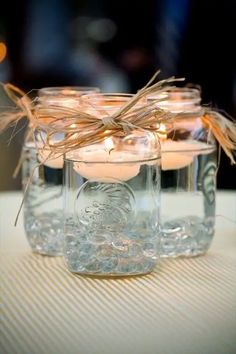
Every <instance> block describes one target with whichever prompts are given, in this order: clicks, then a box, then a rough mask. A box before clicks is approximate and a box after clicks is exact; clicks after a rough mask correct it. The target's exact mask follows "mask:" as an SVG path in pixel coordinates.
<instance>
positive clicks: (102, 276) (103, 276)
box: [70, 269, 154, 279]
mask: <svg viewBox="0 0 236 354" xmlns="http://www.w3.org/2000/svg"><path fill="white" fill-rule="evenodd" d="M153 270H154V269H151V270H149V271H147V272H145V273H133V274H118V273H110V274H102V273H97V274H91V273H84V272H72V271H70V272H71V273H72V274H73V275H74V276H82V277H85V278H93V279H112V278H115V279H119V278H121V279H124V278H133V277H134V278H136V277H142V276H145V275H148V274H150V273H152V271H153Z"/></svg>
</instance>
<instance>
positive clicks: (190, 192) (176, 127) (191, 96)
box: [149, 88, 235, 257]
mask: <svg viewBox="0 0 236 354" xmlns="http://www.w3.org/2000/svg"><path fill="white" fill-rule="evenodd" d="M153 99H154V98H153V97H149V100H153ZM155 99H158V100H159V102H158V103H157V104H158V106H159V107H161V108H162V109H163V110H166V111H170V112H172V113H174V114H175V115H176V116H175V117H174V118H173V119H171V120H170V121H168V122H163V124H161V125H160V126H159V129H158V135H159V137H160V139H161V151H162V162H161V179H162V207H161V219H162V222H161V229H162V241H161V244H162V245H161V255H162V256H163V257H177V256H196V255H200V254H203V253H205V252H206V251H207V250H208V249H209V247H210V245H211V242H212V239H213V236H214V232H215V208H216V171H217V145H216V140H215V137H214V136H216V137H217V138H219V142H221V141H220V140H221V139H220V138H221V137H222V138H223V136H224V131H225V132H226V130H227V134H229V135H230V134H232V141H231V142H232V144H231V146H230V147H231V148H232V147H233V144H235V128H233V125H231V126H230V128H229V129H226V130H225V126H224V125H225V124H226V122H227V120H226V118H225V117H223V116H221V115H220V114H218V113H217V112H208V110H206V109H205V108H204V107H203V106H201V97H200V91H199V90H198V89H195V88H170V89H168V90H167V91H163V92H162V93H160V94H159V95H158V96H155ZM217 115H218V116H217ZM220 122H221V123H222V127H221V124H220ZM230 124H232V123H230ZM231 127H232V129H231ZM226 128H227V126H226ZM233 129H234V131H233ZM233 134H234V136H233ZM222 140H223V139H222ZM223 142H224V141H223ZM229 145H230V139H229ZM223 146H227V144H225V145H224V144H223ZM228 153H229V155H230V156H231V160H233V157H232V155H231V153H230V152H229V151H228ZM170 210H174V212H172V213H170Z"/></svg>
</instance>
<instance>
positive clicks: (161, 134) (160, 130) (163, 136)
mask: <svg viewBox="0 0 236 354" xmlns="http://www.w3.org/2000/svg"><path fill="white" fill-rule="evenodd" d="M157 135H158V136H159V138H160V139H162V140H166V139H167V133H166V126H165V124H163V123H160V125H159V127H158V129H157Z"/></svg>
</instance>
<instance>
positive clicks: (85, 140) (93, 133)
mask: <svg viewBox="0 0 236 354" xmlns="http://www.w3.org/2000/svg"><path fill="white" fill-rule="evenodd" d="M159 73H160V71H157V72H156V73H155V75H154V76H153V77H152V78H151V80H150V81H149V82H148V83H147V84H146V85H145V86H144V87H143V88H142V89H141V90H139V91H138V92H137V93H136V94H135V95H134V96H133V97H132V98H130V99H129V100H128V101H127V102H126V103H125V104H124V105H122V106H121V107H119V108H118V109H117V110H116V111H115V112H114V113H112V114H109V113H108V112H106V110H105V109H103V111H104V116H103V117H101V114H100V113H101V112H99V108H96V106H95V107H94V105H90V103H89V102H88V101H87V100H86V96H84V98H83V97H80V104H81V106H79V108H70V107H62V106H60V105H51V106H50V107H44V106H42V104H40V102H39V100H38V99H37V98H35V99H33V100H31V99H30V98H29V95H28V94H25V93H24V92H23V91H22V90H21V89H19V88H17V87H15V86H14V85H12V84H9V83H8V84H1V87H2V88H3V90H1V91H0V114H1V117H0V133H1V132H2V131H3V130H5V129H6V128H8V127H10V126H13V127H14V128H15V127H16V126H17V124H18V122H19V121H20V120H21V119H22V118H24V117H26V118H27V119H28V122H29V130H28V134H27V136H29V135H31V136H32V137H33V138H34V132H35V131H36V130H37V131H39V136H40V137H41V140H42V141H41V142H42V143H43V147H40V149H46V150H49V151H50V153H49V154H48V156H47V158H46V159H47V160H49V159H50V158H53V156H55V155H56V156H58V155H59V154H61V155H63V154H65V153H66V152H69V151H72V150H75V149H79V148H81V147H85V146H88V145H91V144H95V143H99V142H101V141H103V140H104V139H105V138H107V137H110V136H114V135H119V136H125V135H126V134H128V133H129V132H130V131H132V130H135V129H141V130H149V131H153V132H155V131H156V132H158V129H159V127H160V124H161V123H168V125H170V126H171V125H172V122H174V120H175V119H176V118H178V117H181V116H182V114H181V113H171V112H169V111H167V110H163V109H162V108H160V107H158V102H160V101H161V100H162V99H160V98H157V99H156V100H155V99H154V100H152V102H151V103H150V102H148V101H145V99H146V98H147V97H148V96H149V95H152V96H155V95H156V94H157V95H158V94H160V93H161V92H162V91H165V90H166V89H168V85H172V84H173V83H175V82H177V81H183V80H184V79H182V78H177V79H176V78H175V77H170V78H168V79H165V80H161V81H158V82H156V83H153V82H154V81H155V79H156V77H157V75H158V74H159ZM172 87H173V86H172ZM4 94H5V95H6V96H7V97H8V101H9V100H10V102H13V103H14V104H15V107H12V105H11V106H6V105H1V99H2V96H3V95H4ZM142 100H144V101H142ZM141 101H142V104H140V103H141ZM83 105H84V106H83ZM89 107H90V108H91V111H93V113H91V112H90V113H89V112H87V111H90V110H89V109H88V110H87V111H86V110H85V109H84V108H89ZM96 109H97V112H96ZM98 113H99V114H98ZM201 120H202V122H203V124H204V125H205V126H206V127H207V128H208V129H209V132H210V133H212V134H213V135H214V137H215V138H216V140H217V141H218V143H219V146H220V147H221V148H222V149H223V150H224V152H225V153H226V155H227V156H228V157H229V159H230V161H231V163H232V164H235V163H236V161H235V158H234V154H235V152H236V123H235V122H233V121H232V120H230V119H228V118H226V117H225V116H224V115H223V114H221V113H220V112H217V111H214V110H211V109H209V108H205V109H204V113H203V115H202V117H201ZM42 132H43V133H45V134H44V137H43V135H42V134H41V133H42ZM57 133H63V134H64V137H63V138H62V139H61V140H60V141H56V140H55V139H54V136H55V134H57ZM35 145H36V146H35V147H36V148H37V142H36V141H35ZM45 161H46V160H44V161H43V162H41V163H40V164H38V165H37V166H35V169H36V168H37V167H38V166H39V165H41V164H43V163H45ZM21 162H22V159H20V161H19V163H18V165H17V170H19V167H20V165H21ZM35 169H34V170H33V172H34V171H35ZM33 172H32V176H33ZM31 178H32V177H31ZM30 180H31V179H29V183H28V184H27V185H29V184H30ZM26 189H27V186H26ZM25 191H26V190H25ZM23 201H24V200H23ZM23 201H22V205H23ZM22 205H21V207H22ZM21 207H20V210H21ZM20 210H19V212H18V215H17V218H16V222H17V219H18V216H19V213H20Z"/></svg>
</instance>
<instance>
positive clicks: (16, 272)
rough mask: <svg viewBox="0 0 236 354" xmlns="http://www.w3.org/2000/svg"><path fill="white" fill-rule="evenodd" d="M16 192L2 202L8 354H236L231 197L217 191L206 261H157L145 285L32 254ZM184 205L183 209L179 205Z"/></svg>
mask: <svg viewBox="0 0 236 354" xmlns="http://www.w3.org/2000/svg"><path fill="white" fill-rule="evenodd" d="M20 202H21V194H20V193H1V194H0V212H1V213H0V236H1V237H0V242H1V244H0V245H1V288H2V292H1V300H2V318H1V347H0V353H4V354H26V353H27V354H28V353H29V354H34V353H36V354H41V353H46V354H61V353H63V354H64V353H65V354H95V353H96V354H158V353H160V354H175V353H179V354H185V353H186V354H195V353H196V354H211V353H212V354H221V353H222V354H223V353H224V354H231V353H232V354H233V353H236V224H235V222H232V221H230V220H228V219H226V218H225V217H227V218H229V219H232V220H236V194H235V193H233V192H225V193H223V192H218V195H217V215H221V216H218V217H217V231H216V235H215V238H214V242H213V245H212V247H211V249H210V251H209V252H208V254H207V255H205V256H201V257H196V258H192V259H185V258H181V259H172V260H162V261H161V262H160V263H159V265H158V266H157V267H156V269H155V271H154V272H153V273H151V274H149V275H146V276H142V277H130V278H118V279H115V278H112V279H95V278H89V277H83V276H78V275H73V274H70V273H69V272H68V271H67V270H66V268H65V266H64V261H63V258H61V257H56V258H54V257H45V256H40V255H36V254H33V253H31V251H30V248H29V246H28V244H27V241H26V239H25V235H24V230H23V226H22V218H21V219H20V221H19V224H18V226H17V227H14V226H13V221H14V217H15V215H16V211H17V209H18V207H19V204H20ZM183 202H184V201H183Z"/></svg>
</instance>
